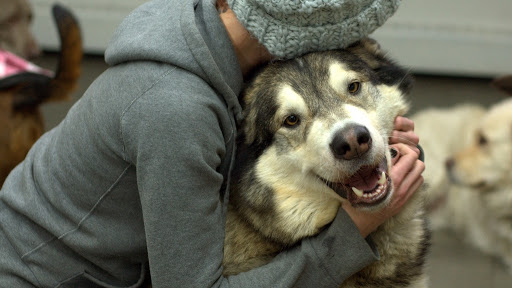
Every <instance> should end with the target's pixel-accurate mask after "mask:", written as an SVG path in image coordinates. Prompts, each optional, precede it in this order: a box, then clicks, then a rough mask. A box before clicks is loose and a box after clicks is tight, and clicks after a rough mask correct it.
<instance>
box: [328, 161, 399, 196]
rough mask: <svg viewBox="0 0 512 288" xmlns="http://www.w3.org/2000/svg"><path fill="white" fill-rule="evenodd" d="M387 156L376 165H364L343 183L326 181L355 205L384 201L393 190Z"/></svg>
mask: <svg viewBox="0 0 512 288" xmlns="http://www.w3.org/2000/svg"><path fill="white" fill-rule="evenodd" d="M387 167H388V165H387V161H386V157H383V160H382V161H381V162H380V163H379V164H377V165H374V166H363V167H361V168H360V169H359V170H358V171H357V172H356V173H354V175H352V176H351V177H349V178H348V179H347V180H346V181H344V182H343V183H341V182H330V181H327V180H325V179H322V180H323V181H324V183H325V184H326V185H327V186H328V187H329V188H331V189H332V190H334V192H336V193H337V194H338V195H340V196H341V197H343V198H345V199H347V200H348V201H350V203H351V204H352V205H353V206H374V205H378V204H380V203H381V202H383V201H384V200H385V199H386V198H387V196H388V194H389V191H390V190H391V178H390V177H389V175H388V173H387Z"/></svg>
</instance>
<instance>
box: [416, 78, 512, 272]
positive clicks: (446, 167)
mask: <svg viewBox="0 0 512 288" xmlns="http://www.w3.org/2000/svg"><path fill="white" fill-rule="evenodd" d="M493 84H494V86H495V87H497V88H499V89H500V90H502V91H504V92H506V93H508V94H509V95H512V75H511V76H506V77H502V78H499V79H496V80H495V81H494V82H493ZM411 118H412V119H413V120H414V122H415V131H416V133H417V134H418V135H419V136H420V138H421V146H422V147H423V149H424V150H425V155H426V159H425V160H426V162H425V163H426V170H425V172H424V177H425V183H428V184H429V189H428V193H427V194H428V199H429V201H428V203H429V214H430V218H431V222H432V228H433V229H434V230H435V229H443V228H444V229H452V230H454V231H455V232H457V234H459V235H462V236H463V237H464V239H466V240H468V242H469V243H470V244H472V245H474V246H476V247H477V248H479V249H481V250H482V251H484V252H486V253H489V254H491V255H495V256H498V257H499V258H501V259H502V260H503V261H504V262H505V263H506V264H507V265H508V267H509V268H510V271H511V272H512V99H504V100H503V101H501V102H499V103H497V104H495V105H494V106H492V107H491V108H489V109H486V108H484V107H482V106H478V105H460V106H456V107H453V108H447V109H428V110H424V111H421V112H419V113H417V114H415V115H413V116H412V117H411Z"/></svg>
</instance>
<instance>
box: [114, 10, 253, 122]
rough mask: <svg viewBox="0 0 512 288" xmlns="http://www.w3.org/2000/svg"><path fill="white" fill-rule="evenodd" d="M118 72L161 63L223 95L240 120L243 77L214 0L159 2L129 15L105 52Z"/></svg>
mask: <svg viewBox="0 0 512 288" xmlns="http://www.w3.org/2000/svg"><path fill="white" fill-rule="evenodd" d="M105 61H106V62H107V64H109V65H111V66H114V65H117V64H121V63H124V62H129V61H156V62H162V63H167V64H170V65H173V66H177V67H179V68H181V69H184V70H187V71H190V72H191V73H193V74H195V75H197V76H199V77H201V78H202V79H203V80H204V81H206V82H207V83H208V84H209V85H210V86H211V87H212V88H213V89H215V90H217V91H218V93H220V94H221V95H222V96H223V97H224V100H225V102H226V104H227V105H228V107H229V108H230V109H232V110H233V112H234V113H235V116H236V118H237V120H240V119H241V107H240V104H239V101H238V94H239V93H240V91H241V88H242V83H243V76H242V72H241V70H240V65H239V64H238V60H237V58H236V54H235V51H234V48H233V46H232V44H231V41H230V39H229V35H228V34H227V31H226V29H225V28H224V24H223V23H222V21H221V20H220V17H219V14H218V11H217V9H216V8H215V1H213V0H155V1H151V2H148V3H146V4H143V5H142V6H140V7H139V8H137V9H135V10H134V11H133V12H132V13H130V14H129V15H128V16H127V17H126V18H125V19H124V21H123V22H122V23H121V24H120V25H119V27H118V28H117V30H116V31H115V32H114V35H113V37H112V39H111V41H110V43H109V45H108V47H107V50H106V51H105Z"/></svg>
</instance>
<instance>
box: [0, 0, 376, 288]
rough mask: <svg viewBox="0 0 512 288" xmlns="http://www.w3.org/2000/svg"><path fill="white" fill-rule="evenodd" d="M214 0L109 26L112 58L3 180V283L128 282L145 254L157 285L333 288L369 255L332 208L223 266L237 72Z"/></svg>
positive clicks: (186, 2) (175, 1)
mask: <svg viewBox="0 0 512 288" xmlns="http://www.w3.org/2000/svg"><path fill="white" fill-rule="evenodd" d="M212 2H213V1H212V0H156V1H152V2H149V3H147V4H144V5H142V6H141V7H140V8H138V9H137V10H135V11H134V12H133V13H131V14H130V15H129V16H128V17H127V18H126V20H125V21H124V22H123V23H122V24H121V25H120V27H119V28H118V29H117V31H116V33H115V35H114V36H113V39H112V42H111V43H110V45H109V47H108V49H107V51H106V61H107V63H108V64H109V65H110V66H111V67H110V68H109V69H107V70H106V71H105V72H104V73H103V74H102V75H101V76H100V77H99V78H98V79H96V80H95V81H94V83H93V84H92V85H91V86H90V87H89V89H88V90H87V91H86V93H85V94H84V95H83V97H82V98H81V99H80V100H79V101H78V102H77V103H76V104H75V105H74V106H73V107H72V108H71V109H70V111H69V113H68V115H67V116H66V117H65V119H64V120H63V121H62V122H61V123H60V124H59V125H58V126H57V127H56V128H54V129H52V130H51V131H49V132H47V133H46V134H45V135H43V136H42V137H41V138H40V139H39V141H37V143H36V144H35V145H34V146H33V148H32V149H31V151H30V152H29V154H28V155H27V157H26V159H25V161H23V162H22V163H21V164H20V165H18V166H17V167H16V168H15V169H14V170H13V172H12V173H11V174H10V176H9V177H8V178H7V180H6V182H5V184H4V186H3V188H2V190H1V192H0V254H1V255H2V257H0V258H1V259H0V286H1V287H25V286H27V287H30V286H31V285H33V286H39V287H98V286H99V287H137V286H139V285H140V284H141V283H142V282H143V281H144V277H147V274H148V273H149V272H148V271H149V270H148V268H147V267H148V265H149V267H150V271H151V278H152V283H153V287H155V288H158V287H290V286H294V287H337V286H338V285H339V284H340V283H341V282H342V281H343V280H344V279H346V278H347V277H348V276H350V275H351V274H353V273H355V272H357V271H358V270H359V269H361V268H363V267H364V266H366V265H368V264H370V263H372V262H373V261H375V260H376V259H377V258H378V256H377V254H376V253H377V252H376V250H375V249H374V247H372V245H371V244H369V242H367V241H365V240H364V239H363V238H362V237H361V236H360V234H359V232H358V230H357V228H356V227H355V225H354V224H353V223H352V221H351V220H350V218H349V217H348V216H347V214H346V213H345V212H343V210H342V209H340V212H339V213H338V216H337V217H336V219H335V221H334V222H333V223H332V224H331V225H330V226H329V227H328V228H327V229H326V230H325V231H323V232H322V233H321V234H320V235H318V236H317V237H314V238H310V239H305V240H303V241H302V242H301V243H300V244H299V245H297V247H294V248H292V249H290V250H288V251H285V252H282V253H281V254H280V255H278V256H277V257H276V258H275V260H274V261H272V262H271V263H269V264H268V265H265V266H263V267H260V268H258V269H254V270H252V271H249V272H246V273H241V274H239V275H236V276H232V277H229V278H224V277H223V276H222V264H221V263H222V256H223V241H224V240H223V239H224V223H225V216H226V208H227V196H228V192H227V189H229V185H227V184H226V183H229V181H228V178H229V172H230V169H231V167H232V164H233V158H234V152H235V146H234V145H235V134H236V124H237V123H238V122H239V120H240V117H241V113H240V110H241V107H240V104H239V102H238V99H237V95H238V94H239V92H240V90H241V86H242V74H241V71H240V67H239V65H238V63H237V59H236V55H235V53H234V50H233V47H232V46H231V42H230V41H229V37H228V35H227V33H226V31H225V29H224V26H223V24H222V22H221V21H220V18H219V17H218V12H217V11H216V9H215V6H214V4H213V3H212ZM222 189H225V190H226V191H221V190H222ZM22 279H23V280H22Z"/></svg>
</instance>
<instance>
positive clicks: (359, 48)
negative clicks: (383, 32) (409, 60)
mask: <svg viewBox="0 0 512 288" xmlns="http://www.w3.org/2000/svg"><path fill="white" fill-rule="evenodd" d="M347 50H348V51H350V52H351V53H352V54H354V55H355V56H357V57H358V58H360V59H361V60H363V61H364V62H365V63H366V64H367V65H368V66H369V67H370V69H372V70H373V71H374V72H375V75H376V76H377V78H378V79H379V81H380V82H381V83H384V84H386V85H388V86H394V85H398V87H399V88H400V90H401V91H402V92H403V93H404V94H407V93H409V92H410V90H411V89H412V86H413V83H414V79H413V77H412V75H411V74H410V73H409V71H408V70H407V69H405V68H403V67H401V66H400V65H398V64H396V63H395V62H394V61H393V60H391V59H389V58H388V57H387V56H386V53H385V52H384V51H383V50H381V48H380V45H379V43H377V41H375V40H374V39H371V38H363V39H362V40H360V41H358V42H356V43H354V44H352V45H351V46H350V47H348V48H347Z"/></svg>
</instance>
